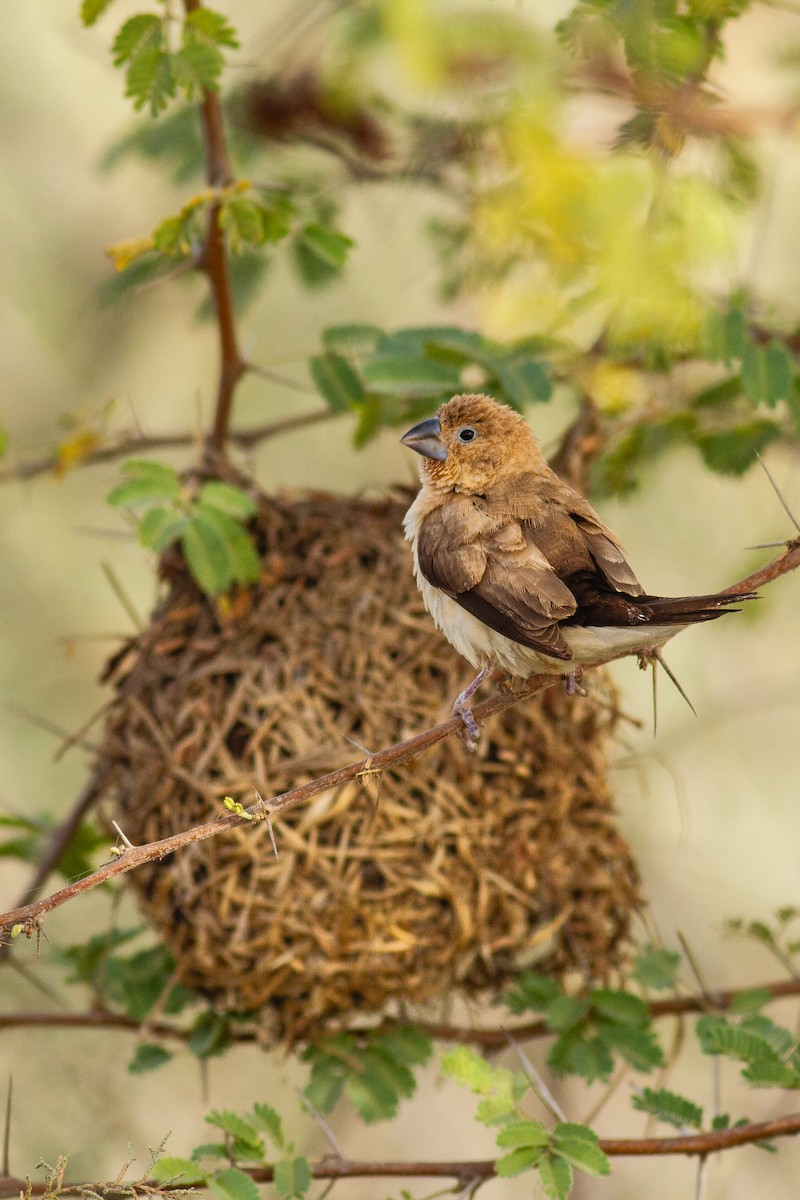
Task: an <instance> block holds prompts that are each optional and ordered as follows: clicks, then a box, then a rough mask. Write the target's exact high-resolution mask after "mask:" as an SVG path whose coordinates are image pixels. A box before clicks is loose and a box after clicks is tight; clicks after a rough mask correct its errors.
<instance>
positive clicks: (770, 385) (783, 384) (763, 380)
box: [742, 342, 793, 408]
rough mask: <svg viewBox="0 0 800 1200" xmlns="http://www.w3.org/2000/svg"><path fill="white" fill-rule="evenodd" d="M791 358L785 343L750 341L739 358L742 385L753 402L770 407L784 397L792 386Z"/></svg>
mask: <svg viewBox="0 0 800 1200" xmlns="http://www.w3.org/2000/svg"><path fill="white" fill-rule="evenodd" d="M792 373H793V372H792V360H791V357H790V356H789V353H788V351H787V350H786V348H785V346H782V345H781V344H780V342H771V343H770V344H769V345H768V346H760V345H758V344H757V343H756V342H749V343H748V345H747V347H746V348H745V352H744V355H743V357H742V387H743V388H744V391H745V394H746V395H747V396H748V397H749V398H750V399H751V400H752V401H753V403H754V404H768V405H769V406H770V407H771V408H774V406H775V405H776V404H777V403H778V401H779V400H784V399H785V398H786V397H787V396H788V394H789V390H790V388H791V386H792Z"/></svg>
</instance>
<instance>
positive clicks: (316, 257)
mask: <svg viewBox="0 0 800 1200" xmlns="http://www.w3.org/2000/svg"><path fill="white" fill-rule="evenodd" d="M353 244H354V243H353V242H352V240H351V239H350V238H349V237H346V236H345V234H343V233H339V231H338V230H336V229H330V228H328V227H326V226H324V225H318V224H316V223H313V222H312V223H311V224H308V225H304V226H303V228H302V229H301V230H300V232H299V233H298V234H297V236H296V237H295V239H294V242H293V246H292V250H293V253H294V259H295V263H296V265H297V268H298V270H299V272H300V276H301V278H302V279H303V282H304V283H306V284H308V285H309V286H310V287H313V286H315V285H321V284H325V283H328V282H329V281H330V280H331V279H333V278H335V277H336V276H337V275H338V274H339V273H340V271H341V270H342V268H343V267H344V264H345V262H346V260H347V254H348V251H349V250H350V248H351V247H352V246H353Z"/></svg>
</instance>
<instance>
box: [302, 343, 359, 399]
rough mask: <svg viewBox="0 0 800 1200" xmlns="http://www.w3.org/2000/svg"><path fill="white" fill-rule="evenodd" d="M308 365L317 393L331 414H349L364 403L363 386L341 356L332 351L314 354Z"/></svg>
mask: <svg viewBox="0 0 800 1200" xmlns="http://www.w3.org/2000/svg"><path fill="white" fill-rule="evenodd" d="M308 365H309V370H310V372H311V378H312V379H313V380H314V384H315V386H316V388H317V391H318V392H319V393H320V395H321V396H322V398H323V399H324V400H325V401H326V403H327V405H328V407H329V408H330V409H331V411H332V412H349V411H350V410H351V409H353V408H357V407H358V406H359V405H360V404H363V403H364V399H365V396H366V393H365V391H364V387H363V384H362V383H361V380H360V379H359V378H358V375H357V374H356V372H355V371H354V370H353V368H352V367H351V366H350V363H349V362H348V361H347V359H346V358H344V357H343V356H342V355H341V354H336V353H334V352H333V351H332V350H329V351H327V353H325V354H315V355H314V357H313V358H311V359H310V360H309V364H308Z"/></svg>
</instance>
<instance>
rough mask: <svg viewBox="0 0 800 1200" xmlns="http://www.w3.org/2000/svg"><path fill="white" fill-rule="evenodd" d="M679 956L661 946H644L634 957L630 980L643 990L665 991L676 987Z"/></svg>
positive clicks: (675, 952)
mask: <svg viewBox="0 0 800 1200" xmlns="http://www.w3.org/2000/svg"><path fill="white" fill-rule="evenodd" d="M680 965H681V956H680V954H679V953H678V952H677V950H665V949H664V948H663V946H645V947H643V949H641V950H640V951H639V953H638V954H637V956H636V961H635V962H634V964H633V970H632V971H631V978H632V979H635V980H636V982H637V983H639V984H641V985H642V987H645V988H655V989H656V990H657V991H665V990H666V989H668V988H674V987H675V986H676V985H677V979H678V970H679V968H680Z"/></svg>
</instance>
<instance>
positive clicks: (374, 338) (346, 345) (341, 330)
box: [322, 324, 384, 354]
mask: <svg viewBox="0 0 800 1200" xmlns="http://www.w3.org/2000/svg"><path fill="white" fill-rule="evenodd" d="M383 336H384V332H383V330H382V329H380V328H379V327H378V326H377V325H363V324H360V325H359V324H350V325H331V326H330V327H329V328H328V329H323V331H322V344H323V345H324V346H325V347H326V348H327V349H328V350H334V351H338V352H339V353H344V352H345V351H347V350H352V351H355V352H357V353H366V354H368V353H371V352H372V351H373V350H374V349H375V346H376V345H377V343H378V341H379V340H380V338H382V337H383Z"/></svg>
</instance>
